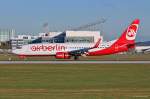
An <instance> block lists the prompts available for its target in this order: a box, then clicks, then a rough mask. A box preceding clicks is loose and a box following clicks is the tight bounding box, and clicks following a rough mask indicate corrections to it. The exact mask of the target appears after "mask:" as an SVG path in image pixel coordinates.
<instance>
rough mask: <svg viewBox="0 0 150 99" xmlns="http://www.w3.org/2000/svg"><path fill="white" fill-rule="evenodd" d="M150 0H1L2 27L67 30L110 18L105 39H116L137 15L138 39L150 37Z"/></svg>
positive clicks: (23, 30) (35, 31) (104, 28)
mask: <svg viewBox="0 0 150 99" xmlns="http://www.w3.org/2000/svg"><path fill="white" fill-rule="evenodd" d="M149 5H150V0H0V27H1V28H14V29H16V31H17V33H19V34H22V33H29V34H31V33H33V34H38V33H39V32H43V28H42V25H43V23H45V22H48V23H49V28H50V30H64V29H65V28H66V27H68V26H71V27H78V26H80V25H83V24H86V23H90V22H93V21H95V20H99V19H100V18H106V19H107V21H106V23H104V24H103V25H102V31H103V33H102V35H103V36H104V39H106V40H110V39H115V38H117V37H118V36H120V34H121V33H122V31H123V30H124V29H125V28H126V27H127V26H128V24H130V23H131V21H132V20H133V19H135V18H139V19H140V20H141V25H140V30H139V32H138V35H137V39H138V41H142V40H150V33H149V31H150V27H149V23H150V13H149V10H150V6H149Z"/></svg>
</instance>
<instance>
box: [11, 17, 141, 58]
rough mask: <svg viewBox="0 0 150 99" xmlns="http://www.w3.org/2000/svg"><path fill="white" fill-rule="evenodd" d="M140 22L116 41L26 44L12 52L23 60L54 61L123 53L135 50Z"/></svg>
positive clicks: (130, 27) (129, 28)
mask: <svg viewBox="0 0 150 99" xmlns="http://www.w3.org/2000/svg"><path fill="white" fill-rule="evenodd" d="M139 23H140V20H139V19H135V20H134V21H133V22H132V23H131V24H130V25H129V26H128V27H127V29H126V30H125V31H124V32H123V34H122V35H121V36H120V38H119V39H117V40H112V41H109V42H102V38H99V39H98V41H97V42H96V43H95V44H94V45H93V44H82V43H76V44H74V43H73V44H71V43H69V44H68V43H67V44H66V43H48V44H47V43H39V44H28V45H24V46H22V48H20V49H15V50H13V51H12V52H13V53H14V54H17V55H19V56H20V58H24V57H27V56H55V58H56V59H70V58H71V57H74V60H77V59H78V58H79V56H100V55H109V54H115V53H119V52H125V51H128V50H129V49H133V48H135V38H136V33H137V30H138V26H139Z"/></svg>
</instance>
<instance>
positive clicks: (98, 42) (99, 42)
mask: <svg viewBox="0 0 150 99" xmlns="http://www.w3.org/2000/svg"><path fill="white" fill-rule="evenodd" d="M101 43H102V37H101V38H99V39H98V41H97V42H96V44H95V45H94V46H93V47H92V48H97V47H98V46H99V45H100V44H101Z"/></svg>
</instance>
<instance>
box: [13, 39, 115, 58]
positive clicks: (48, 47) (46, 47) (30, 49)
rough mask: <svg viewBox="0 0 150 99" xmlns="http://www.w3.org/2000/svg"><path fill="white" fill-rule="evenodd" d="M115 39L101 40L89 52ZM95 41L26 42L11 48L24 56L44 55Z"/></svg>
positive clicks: (103, 47)
mask: <svg viewBox="0 0 150 99" xmlns="http://www.w3.org/2000/svg"><path fill="white" fill-rule="evenodd" d="M115 41H116V40H113V41H110V42H103V43H101V44H100V45H99V46H98V47H97V48H93V49H89V52H92V51H96V50H102V49H105V48H108V47H110V46H111V45H112V44H113V43H114V42H115ZM94 45H95V43H39V44H28V45H24V46H22V48H20V49H15V50H13V53H14V54H17V55H25V56H28V55H29V56H46V55H56V53H58V52H71V51H75V50H80V49H85V48H92V47H93V46H94Z"/></svg>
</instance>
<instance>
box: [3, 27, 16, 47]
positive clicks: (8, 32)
mask: <svg viewBox="0 0 150 99" xmlns="http://www.w3.org/2000/svg"><path fill="white" fill-rule="evenodd" d="M14 36H15V30H14V29H0V49H11V42H10V40H11V38H12V37H14Z"/></svg>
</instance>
